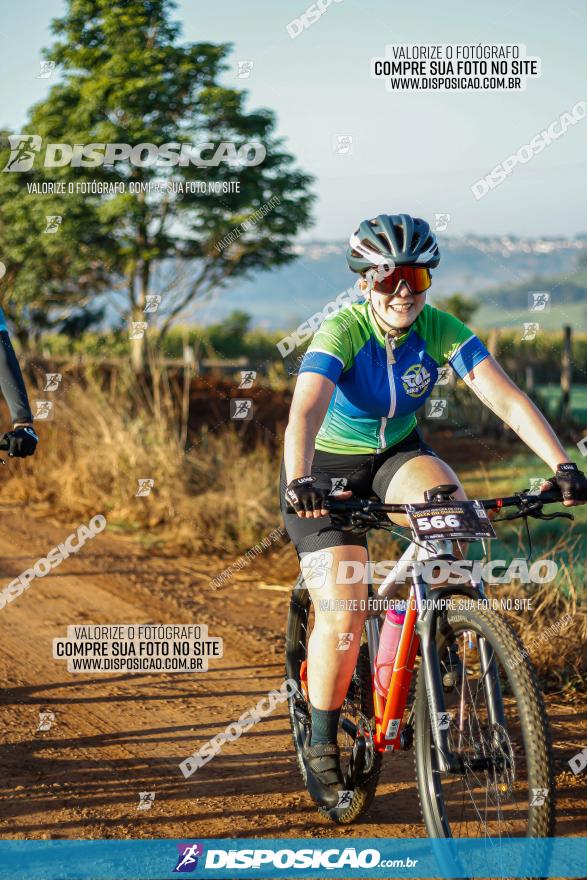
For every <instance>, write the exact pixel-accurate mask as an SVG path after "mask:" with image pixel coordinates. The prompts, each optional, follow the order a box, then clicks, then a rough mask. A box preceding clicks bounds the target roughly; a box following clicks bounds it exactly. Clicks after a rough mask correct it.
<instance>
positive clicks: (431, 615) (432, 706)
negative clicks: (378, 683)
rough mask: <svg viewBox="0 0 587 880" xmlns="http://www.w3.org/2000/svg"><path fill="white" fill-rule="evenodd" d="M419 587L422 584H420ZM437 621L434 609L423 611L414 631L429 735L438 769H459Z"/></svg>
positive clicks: (455, 770) (445, 770)
mask: <svg viewBox="0 0 587 880" xmlns="http://www.w3.org/2000/svg"><path fill="white" fill-rule="evenodd" d="M419 586H420V587H421V585H419ZM418 592H420V595H422V590H420V591H418V589H417V588H416V594H418ZM437 620H438V612H437V611H436V609H434V608H431V609H426V610H424V611H423V612H422V613H421V614H420V615H419V616H418V620H417V621H416V633H417V634H418V636H419V639H420V652H421V654H422V666H423V669H424V683H425V685H426V697H427V700H428V709H429V712H430V723H431V726H432V737H433V739H434V745H435V747H436V753H437V755H438V769H439V770H440V771H441V772H443V773H446V772H451V771H452V772H458V771H459V770H460V764H459V761H458V759H457V757H456V755H454V754H453V752H452V750H451V747H450V742H449V727H450V717H449V716H448V714H447V711H446V703H445V700H444V688H443V687H442V675H441V672H440V660H439V658H438V651H437V648H436V625H437Z"/></svg>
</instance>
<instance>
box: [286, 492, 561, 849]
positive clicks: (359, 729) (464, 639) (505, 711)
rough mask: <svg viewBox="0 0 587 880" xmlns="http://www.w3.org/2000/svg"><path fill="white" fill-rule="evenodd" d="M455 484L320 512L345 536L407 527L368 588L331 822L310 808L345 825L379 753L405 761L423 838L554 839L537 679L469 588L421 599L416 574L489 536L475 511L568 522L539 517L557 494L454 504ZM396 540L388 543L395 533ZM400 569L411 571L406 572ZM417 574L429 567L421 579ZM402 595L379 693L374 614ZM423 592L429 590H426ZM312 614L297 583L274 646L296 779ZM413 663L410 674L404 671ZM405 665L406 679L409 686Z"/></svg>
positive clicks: (362, 806)
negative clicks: (398, 518)
mask: <svg viewBox="0 0 587 880" xmlns="http://www.w3.org/2000/svg"><path fill="white" fill-rule="evenodd" d="M455 491H456V486H454V485H441V486H436V487H435V488H433V489H431V490H429V491H428V492H427V493H426V495H425V498H426V500H425V501H424V502H422V503H419V504H384V503H382V502H380V501H375V500H372V499H349V500H348V501H342V500H338V501H337V500H336V498H335V497H334V496H333V497H331V498H330V499H329V500H328V501H327V507H328V508H329V509H330V512H331V515H332V516H333V517H334V518H336V520H337V521H338V522H340V523H341V524H343V527H345V528H351V529H356V530H357V531H361V530H362V531H363V533H364V532H365V531H367V530H369V529H372V528H373V529H374V528H377V529H386V530H388V531H394V526H393V524H392V523H391V522H390V520H389V519H388V517H387V514H388V513H396V514H397V513H403V514H406V515H407V516H408V521H409V523H410V531H411V541H410V543H409V546H408V548H407V550H406V551H405V553H404V554H403V556H402V557H401V559H400V560H399V561H398V562H397V563H396V565H395V566H394V568H393V569H392V570H391V571H390V572H389V574H388V575H387V576H386V577H385V578H384V580H383V581H382V583H381V585H380V586H379V589H378V593H377V596H375V594H374V592H373V587H372V585H371V584H370V585H369V599H368V603H369V604H368V616H367V619H366V623H365V627H364V631H363V634H362V638H361V645H360V650H359V656H358V661H357V664H356V667H355V670H354V673H353V676H352V679H351V682H350V685H349V689H348V692H347V695H346V698H345V701H344V704H343V707H342V711H341V717H340V723H339V739H338V742H339V746H340V749H341V765H342V771H343V777H344V791H343V792H341V793H340V795H339V804H338V805H337V807H336V808H335V809H331V810H326V809H324V808H322V807H319V810H320V812H321V813H322V815H324V816H327V817H328V818H329V819H331V820H332V821H333V822H335V823H338V824H348V823H351V822H354V821H356V820H357V819H358V818H359V817H360V816H361V815H363V814H364V813H365V811H366V810H367V809H368V807H369V805H370V803H371V802H372V800H373V797H374V795H375V790H376V787H377V782H378V777H379V772H380V768H381V762H382V756H383V753H384V752H388V751H391V752H394V751H399V750H409V749H412V747H413V745H414V744H415V749H414V752H415V771H416V779H417V788H418V795H419V800H420V807H421V812H422V817H423V820H424V824H425V826H426V830H427V832H428V835H429V836H430V837H440V838H442V837H524V836H527V837H548V836H551V835H552V834H553V833H554V809H555V784H554V773H553V760H552V747H551V740H550V733H549V727H548V721H547V715H546V709H545V706H544V700H543V697H542V693H541V690H540V686H539V683H538V679H537V676H536V672H535V670H534V669H533V667H532V664H531V662H530V660H529V659H528V654H527V652H524V646H523V644H522V642H521V640H520V639H519V638H518V636H517V634H516V633H515V631H514V630H513V629H512V627H511V626H510V625H509V623H507V622H506V620H505V619H504V618H503V617H502V616H501V615H500V614H498V613H497V612H496V610H494V608H493V607H491V606H492V605H493V603H490V602H489V600H488V599H487V596H486V593H485V589H484V584H483V582H482V580H481V579H479V580H473V577H472V576H467V575H465V576H464V577H462V578H461V579H460V581H461V582H460V583H457V584H454V583H450V579H449V582H447V583H445V584H444V585H442V586H434V587H433V586H431V584H430V583H427V582H426V580H425V579H424V578H423V576H422V565H421V566H419V567H418V566H417V565H414V564H413V563H414V562H420V563H425V562H427V563H428V564H429V567H430V566H432V569H433V568H434V565H435V564H439V563H447V562H448V563H451V562H454V561H456V559H457V557H456V555H455V552H454V542H455V541H458V542H461V541H463V542H470V541H479V540H482V541H486V540H489V539H491V538H493V537H495V532H494V530H493V525H492V523H493V522H496V521H498V520H497V519H496V518H495V517H494V519H493V520H490V519H489V517H488V514H487V511H488V510H492V511H500V510H503V511H504V512H505V509H506V508H514V510H513V511H512V512H510V513H509V514H507V515H504V516H502V519H508V520H510V519H516V518H521V519H523V520H524V521H525V522H526V525H527V524H528V518H530V517H533V518H538V519H553V518H555V517H567V518H571V519H572V518H573V517H572V515H571V514H568V513H562V512H557V513H550V514H546V513H544V512H543V507H544V505H545V504H547V503H554V502H560V501H561V500H562V499H561V496H560V492H559V490H558V489H556V488H555V489H553V490H550V491H549V492H545V493H542V494H541V495H531V494H529V493H527V492H522V493H520V494H517V495H513V496H510V497H507V498H494V499H489V500H478V501H455V500H454V499H453V493H454V492H455ZM396 534H397V532H396ZM408 563H412V564H408ZM429 570H430V568H429ZM400 572H403V575H402V577H405V581H406V583H407V585H408V586H409V596H408V601H407V611H406V615H405V619H404V622H403V627H402V630H401V636H400V641H399V646H398V649H397V654H396V657H395V662H394V666H393V671H392V673H391V680H390V684H389V690H388V692H387V696H386V697H382V696H381V695H380V694H379V693H378V691H377V689H376V688H375V686H374V674H375V658H376V656H377V649H378V645H379V635H380V626H381V616H382V604H383V605H384V604H385V602H386V597H387V603H389V596H391V595H393V594H394V591H397V589H398V580H401V578H400ZM427 580H432V579H431V578H428V579H427ZM312 616H313V610H312V603H311V599H310V596H309V593H308V590H307V589H306V588H305V586H304V582H303V580H302V578H301V576H300V579H299V580H298V583H297V584H296V587H295V588H294V590H293V592H292V598H291V603H290V609H289V616H288V622H287V636H286V674H287V678H289V679H294V680H295V681H296V683H297V685H298V690H297V692H296V693H294V694H293V695H292V697H291V698H290V700H289V712H290V720H291V727H292V734H293V742H294V746H295V750H296V754H297V759H298V764H299V768H300V771H301V774H302V778H303V779H304V783H305V781H306V779H305V777H306V774H305V768H304V763H303V760H302V745H303V743H304V742H305V740H306V737H307V736H308V734H309V732H310V730H311V716H310V708H309V703H308V688H307V641H308V635H309V633H310V632H311V627H312ZM418 658H419V664H418V666H417V660H418ZM416 666H417V676H416V678H415V680H414V681H413V680H412V677H413V673H414V671H415V669H416Z"/></svg>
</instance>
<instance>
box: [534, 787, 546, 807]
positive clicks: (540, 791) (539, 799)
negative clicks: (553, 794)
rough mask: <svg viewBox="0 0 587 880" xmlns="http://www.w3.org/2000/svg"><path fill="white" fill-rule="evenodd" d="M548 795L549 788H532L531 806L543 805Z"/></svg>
mask: <svg viewBox="0 0 587 880" xmlns="http://www.w3.org/2000/svg"><path fill="white" fill-rule="evenodd" d="M547 797H548V789H547V788H533V789H532V800H531V801H530V806H531V807H541V806H542V804H543V803H544V801H545V800H546V798H547Z"/></svg>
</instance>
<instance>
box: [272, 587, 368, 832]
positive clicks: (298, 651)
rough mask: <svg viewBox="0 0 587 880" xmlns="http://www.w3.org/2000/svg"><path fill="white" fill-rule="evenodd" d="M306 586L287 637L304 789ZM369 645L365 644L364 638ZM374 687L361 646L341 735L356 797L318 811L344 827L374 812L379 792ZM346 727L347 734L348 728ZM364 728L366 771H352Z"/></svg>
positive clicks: (296, 599)
mask: <svg viewBox="0 0 587 880" xmlns="http://www.w3.org/2000/svg"><path fill="white" fill-rule="evenodd" d="M300 584H301V581H298V585H296V588H295V589H294V591H293V593H292V598H291V603H290V608H289V615H288V620H287V634H286V677H287V678H288V679H293V680H294V681H295V682H296V684H297V686H298V691H297V693H295V694H294V695H293V696H292V697H290V699H289V716H290V722H291V729H292V737H293V743H294V748H295V750H296V756H297V762H298V767H299V770H300V773H301V774H302V779H303V781H304V785H306V770H305V766H304V761H303V758H302V746H303V744H304V742H305V739H306V736H307V734H308V733H309V731H310V728H311V721H310V706H309V702H308V699H307V690H306V685H305V681H304V664H305V661H306V659H307V643H308V637H309V635H310V632H311V631H312V620H313V611H312V602H311V599H310V594H309V593H308V591H307V590H306V589H305V588H303V587H300ZM363 642H364V639H363ZM371 688H372V686H371V667H370V663H369V652H368V648H367V644H366V643H362V644H361V647H360V651H359V657H358V660H357V666H356V668H355V671H354V673H353V677H352V679H351V682H350V685H349V689H348V692H347V696H346V698H345V701H344V703H343V706H342V711H341V720H340V725H339V733H338V745H339V747H340V752H341V768H342V773H343V776H344V778H345V790H346V791H350V792H351V798H350V803H349V804H348V806H342V805H341V806H340V807H339V808H337V809H335V810H326V809H324V808H323V807H320V806H319V807H318V809H319V812H320V813H321V814H322V815H323V816H325V817H327V818H329V819H331V820H332V821H333V822H335V823H337V824H339V825H348V824H350V823H351V822H355V821H356V820H357V819H358V818H359V816H362V815H363V814H364V813H365V812H366V810H367V809H368V808H369V806H370V804H371V802H372V800H373V798H374V796H375V790H376V788H377V782H378V779H379V772H380V769H381V754H380V753H379V752H375V751H374V749H373V736H372V732H373V730H374V729H375V721H374V718H373V692H372V689H371ZM345 727H346V728H347V730H345V729H344V728H345ZM357 727H359V728H360V730H361V731H362V734H363V736H364V739H365V743H366V748H365V759H364V763H363V766H362V770H361V772H356V768H355V771H354V770H353V763H354V762H355V761H356V760H357V752H356V749H355V748H354V746H355V739H354V736H353V733H352V729H353V728H355V729H356V728H357Z"/></svg>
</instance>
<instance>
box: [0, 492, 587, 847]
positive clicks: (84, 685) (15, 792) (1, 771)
mask: <svg viewBox="0 0 587 880" xmlns="http://www.w3.org/2000/svg"><path fill="white" fill-rule="evenodd" d="M77 525H79V523H72V524H70V525H68V524H57V523H53V522H48V521H47V520H46V518H44V517H43V516H41V515H40V514H37V515H33V516H31V515H30V514H26V515H25V513H24V512H23V511H22V510H20V509H18V508H11V507H10V506H7V505H3V506H2V507H0V558H1V559H2V569H1V575H2V577H1V580H0V588H2V587H3V586H4V585H6V584H7V583H8V582H9V581H10V580H11V579H12V578H13V577H15V576H16V575H18V574H19V573H20V572H21V571H23V570H24V569H25V568H27V567H29V566H31V565H32V564H34V562H35V561H36V560H37V559H38V558H39V557H42V556H44V555H45V554H46V553H47V551H48V550H49V549H50V548H51V547H53V546H55V544H57V543H58V542H59V541H63V540H64V538H65V537H66V536H67V535H68V534H70V532H71V531H73V530H74V529H75V528H76V527H77ZM229 561H230V560H228V561H227V562H229ZM225 564H227V563H223V562H222V561H220V560H213V559H201V560H198V561H194V560H193V559H188V558H183V557H179V556H173V555H171V554H170V555H168V556H165V557H154V556H152V555H150V554H149V553H147V552H146V551H144V550H142V549H141V548H140V546H139V545H138V544H136V543H134V542H133V541H130V540H127V539H122V538H117V537H112V536H111V535H110V534H109V533H108V530H106V532H104V533H102V534H101V535H99V536H97V537H96V538H94V539H93V540H92V541H89V542H88V543H86V544H85V546H84V547H83V549H82V550H81V551H80V552H79V554H78V555H77V556H74V557H70V558H69V559H67V560H65V561H64V562H62V563H61V565H60V566H59V567H57V568H55V569H53V571H52V572H51V574H50V575H48V576H47V577H44V578H42V579H36V580H35V581H33V583H32V585H31V587H30V589H29V590H28V591H27V592H25V593H23V594H22V595H21V596H19V597H18V598H17V599H15V600H14V601H13V602H11V603H9V604H8V605H7V606H6V607H5V608H4V609H2V610H0V780H1V781H0V835H1V836H2V837H9V838H79V837H84V838H109V837H112V838H125V837H172V838H179V837H184V836H188V837H193V836H194V835H197V836H198V837H201V838H206V837H228V836H231V837H251V836H265V837H273V836H275V837H314V838H316V837H338V836H340V837H344V838H349V837H351V838H352V837H419V836H424V835H425V830H424V828H423V826H422V824H421V821H420V816H419V813H418V807H417V798H416V793H415V786H414V774H413V762H412V755H411V754H409V753H401V754H397V755H390V756H386V762H385V769H384V772H383V776H382V780H381V784H380V787H379V789H378V795H377V798H376V800H375V803H374V805H373V806H372V808H371V810H370V812H369V814H368V816H367V818H366V820H365V821H363V822H361V823H359V824H357V825H355V826H352V827H350V828H349V827H345V828H337V827H336V826H334V825H332V824H330V823H328V822H327V821H326V820H323V819H322V818H321V817H319V816H318V815H317V814H316V812H315V810H314V809H313V807H312V805H311V802H310V801H309V798H308V797H307V795H306V794H305V792H304V791H303V790H302V787H301V781H300V778H299V775H298V772H297V768H296V763H295V758H294V755H293V751H292V747H291V740H290V733H289V723H288V719H287V716H286V712H285V710H284V709H283V708H279V709H278V710H277V711H276V712H275V713H274V714H273V715H272V716H270V717H269V718H267V719H266V720H263V721H262V722H261V723H259V724H257V725H256V726H255V727H253V728H252V729H250V730H249V731H247V732H246V733H245V734H244V735H243V736H242V737H241V738H240V739H239V740H237V741H235V742H231V743H227V744H225V746H224V748H223V749H222V751H221V752H220V753H219V754H218V755H217V756H216V757H215V758H214V760H212V761H211V762H210V763H209V764H207V765H206V766H205V767H203V768H201V769H200V770H198V771H197V773H195V774H194V775H193V776H192V777H190V778H189V779H187V780H186V779H184V777H183V776H182V774H181V773H180V771H179V769H178V764H179V762H180V761H181V760H182V759H183V758H185V757H187V756H188V755H189V754H191V753H192V752H193V751H195V750H196V749H197V748H199V746H200V745H202V744H203V743H204V742H206V741H207V740H208V739H210V738H212V737H213V736H214V735H216V734H217V733H219V732H221V731H222V730H224V728H225V727H226V726H227V725H228V724H230V723H231V722H232V721H234V720H235V719H236V718H238V717H239V715H240V714H241V713H242V712H244V711H245V709H248V708H250V707H252V706H254V705H255V704H256V703H257V701H258V700H259V699H260V698H261V697H262V696H263V695H265V694H266V693H267V692H268V691H269V690H270V689H271V688H274V687H276V686H279V684H280V683H281V681H282V679H283V631H284V626H285V618H286V614H287V602H288V594H287V593H286V592H285V591H284V590H283V589H278V587H280V586H282V587H283V585H287V584H289V583H291V582H292V581H293V580H294V579H295V570H296V565H295V557H294V554H293V551H292V549H291V547H290V546H288V547H285V548H283V549H282V550H281V551H280V552H279V553H278V554H277V555H274V556H273V557H272V558H270V559H265V558H263V559H257V560H255V561H254V562H253V563H251V565H249V566H248V568H245V569H243V570H242V571H241V572H239V573H238V575H236V576H235V577H234V578H233V579H232V580H231V581H229V582H228V584H227V585H226V586H225V587H224V588H222V589H221V590H219V591H217V592H216V593H211V592H210V590H209V589H206V585H207V583H208V581H209V579H210V578H211V577H214V576H215V575H217V574H219V572H220V571H221V570H222V569H223V568H224V565H225ZM137 622H145V623H206V624H208V626H209V633H210V635H211V636H221V637H222V638H223V639H224V656H223V658H222V659H221V660H213V661H211V663H210V671H209V672H207V673H203V674H199V675H194V676H191V675H187V674H167V675H160V674H149V675H113V674H104V675H95V674H87V675H86V674H75V675H74V674H70V673H68V672H67V670H66V668H65V664H64V663H63V662H59V661H56V660H53V658H52V639H53V638H55V637H57V636H64V635H65V631H66V627H67V626H68V625H70V624H83V623H108V624H121V623H137ZM43 711H51V712H53V713H54V715H55V721H54V722H53V724H52V727H51V729H50V730H49V731H46V732H37V728H38V725H39V712H43ZM549 712H550V716H551V723H552V726H553V732H554V738H555V744H556V760H557V772H558V779H557V782H558V787H559V819H558V828H557V831H558V834H562V835H578V834H585V833H586V830H587V805H586V802H585V797H584V795H585V792H584V790H583V789H581V783H582V781H581V778H580V777H574V776H573V774H572V773H571V772H570V770H569V767H568V765H567V764H566V761H567V760H568V758H569V757H571V755H573V754H575V753H576V752H578V751H580V749H581V748H582V746H583V744H584V743H583V736H584V734H582V733H581V728H582V729H583V731H584V729H585V714H584V713H583V715H581V714H580V713H579V711H578V709H577V708H576V707H575V706H574V705H573V704H572V703H569V702H563V701H561V700H560V699H557V698H556V697H554V698H553V697H551V698H550V699H549ZM145 791H146V792H154V793H155V799H154V802H153V803H152V806H151V808H150V809H148V810H139V809H138V804H139V793H140V792H145Z"/></svg>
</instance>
